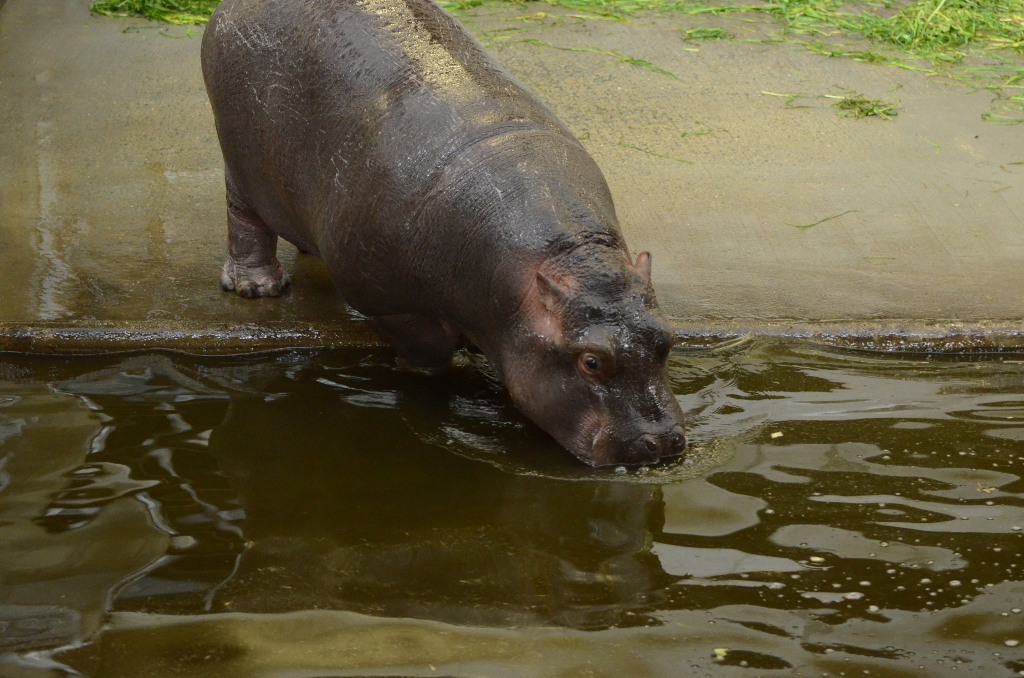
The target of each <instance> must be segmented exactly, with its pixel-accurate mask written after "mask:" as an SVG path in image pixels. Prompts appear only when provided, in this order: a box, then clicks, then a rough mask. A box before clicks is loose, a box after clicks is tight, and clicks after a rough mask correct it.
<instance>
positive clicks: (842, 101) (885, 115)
mask: <svg viewBox="0 0 1024 678" xmlns="http://www.w3.org/2000/svg"><path fill="white" fill-rule="evenodd" d="M825 98H826V99H836V102H835V103H834V104H832V106H833V108H835V109H836V112H837V113H838V114H839V115H841V116H844V117H850V118H869V117H879V118H882V119H883V120H892V119H893V118H894V117H896V104H892V103H889V102H887V101H882V100H881V99H868V98H867V97H865V96H864V95H863V94H848V95H844V96H838V95H835V94H826V95H825Z"/></svg>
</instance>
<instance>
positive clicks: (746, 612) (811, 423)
mask: <svg viewBox="0 0 1024 678" xmlns="http://www.w3.org/2000/svg"><path fill="white" fill-rule="evenodd" d="M671 375H672V383H673V388H674V389H675V391H676V393H677V394H678V396H679V399H680V402H681V403H682V405H683V407H684V409H685V410H686V411H687V413H688V417H689V419H688V423H689V431H690V438H691V440H692V448H691V453H690V457H689V460H688V461H686V462H684V463H675V464H672V465H670V466H667V467H657V468H651V469H638V470H633V469H631V470H625V469H618V470H617V469H603V470H592V469H586V468H583V467H582V466H580V465H579V464H578V463H577V462H575V461H574V460H573V459H572V458H571V457H570V456H569V454H568V453H566V452H564V451H563V450H561V449H560V448H558V447H557V445H555V444H554V443H553V442H551V441H550V440H549V439H547V438H546V437H545V436H544V434H543V433H541V432H539V431H538V430H537V429H536V428H535V427H534V426H533V425H532V424H530V423H529V422H528V421H526V420H524V418H523V417H521V416H520V415H518V414H517V413H516V411H515V410H514V409H513V408H512V407H511V406H510V405H509V403H508V401H507V399H506V398H505V397H504V395H503V394H502V392H501V390H500V389H499V388H498V387H497V386H496V385H495V383H494V381H493V379H491V377H490V376H489V375H488V373H487V370H486V367H485V366H483V365H481V364H480V361H479V360H478V359H476V358H474V357H472V356H465V357H463V358H462V362H461V364H460V365H459V366H458V367H457V368H456V369H454V370H453V371H452V372H451V373H450V374H448V375H446V376H444V377H441V378H435V379H429V378H423V377H419V376H415V375H409V374H403V373H400V372H396V371H394V370H392V369H391V367H390V363H389V358H388V356H387V355H386V354H369V353H352V352H349V353H316V352H287V353H276V354H264V355H261V356H251V357H245V358H193V357H184V356H178V355H166V354H146V355H133V356H127V357H126V356H104V357H90V358H53V357H49V358H47V357H38V356H36V357H30V356H11V355H8V356H5V357H3V358H2V359H0V651H6V652H7V653H8V654H6V655H4V656H3V659H2V660H0V675H6V673H5V672H8V673H10V675H18V676H36V675H53V676H56V675H62V674H63V673H64V672H66V671H70V670H75V671H78V672H80V673H82V674H84V675H95V676H149V675H172V674H173V675H186V676H218V677H222V676H229V677H230V676H385V675H387V676H428V675H429V676H516V677H519V676H538V677H540V676H545V677H546V676H552V677H555V676H557V677H559V678H570V677H580V678H583V677H595V676H609V677H611V676H616V677H618V676H686V675H699V676H704V675H712V676H718V675H722V676H728V675H734V674H735V675H751V676H754V675H757V676H761V675H774V674H778V675H805V676H821V675H828V676H841V675H845V676H854V675H857V676H862V675H874V676H910V675H913V676H931V675H960V674H962V673H963V672H973V673H974V674H975V675H984V676H1000V675H1006V676H1010V675H1016V674H1017V672H1020V671H1024V645H1021V644H1018V641H1019V643H1022V644H1024V613H1021V612H1019V610H1020V609H1021V608H1024V573H1022V572H1021V570H1022V569H1024V563H1022V561H1021V557H1020V556H1021V552H1022V550H1024V549H1022V546H1024V537H1022V534H1024V530H1022V528H1024V481H1022V480H1021V470H1022V469H1024V361H1021V360H1012V359H1010V358H1009V357H1006V356H1003V357H993V358H989V359H975V360H971V361H968V360H952V359H945V360H940V359H931V360H924V359H921V360H911V359H895V358H884V357H872V356H865V355H863V354H842V353H837V352H831V351H828V350H825V349H822V348H816V347H814V346H809V345H799V344H778V343H765V342H760V343H759V342H745V343H738V344H736V345H734V346H732V347H727V348H723V349H719V350H715V351H699V352H690V353H679V354H676V355H675V356H674V357H673V358H672V361H671ZM83 640H85V642H83ZM919 667H924V668H923V669H922V668H919Z"/></svg>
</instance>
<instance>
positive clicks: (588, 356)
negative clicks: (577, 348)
mask: <svg viewBox="0 0 1024 678" xmlns="http://www.w3.org/2000/svg"><path fill="white" fill-rule="evenodd" d="M580 366H582V367H583V371H584V372H586V373H587V374H590V375H593V376H595V377H596V376H598V375H600V374H601V359H600V358H599V357H597V356H596V355H594V354H593V353H584V354H583V355H581V356H580Z"/></svg>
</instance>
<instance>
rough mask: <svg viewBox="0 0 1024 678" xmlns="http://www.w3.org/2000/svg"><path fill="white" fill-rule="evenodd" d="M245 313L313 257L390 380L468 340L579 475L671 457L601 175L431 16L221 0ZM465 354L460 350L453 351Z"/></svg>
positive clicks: (679, 425)
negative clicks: (577, 463) (392, 355)
mask: <svg viewBox="0 0 1024 678" xmlns="http://www.w3.org/2000/svg"><path fill="white" fill-rule="evenodd" d="M202 56H203V74H204V77H205V80H206V86H207V90H208V92H209V96H210V101H211V103H212V105H213V111H214V116H215V119H216V123H217V132H218V135H219V137H220V143H221V148H222V150H223V153H224V163H225V177H226V181H227V203H228V258H227V261H226V262H225V264H224V269H223V273H222V278H221V284H222V286H223V287H224V289H226V290H234V291H235V292H237V293H238V294H240V295H242V296H244V297H261V296H276V295H278V294H280V292H281V290H282V289H283V288H284V287H286V286H287V285H288V284H289V280H288V274H287V273H286V272H285V271H284V269H283V268H282V266H281V265H280V263H279V262H278V260H277V257H276V249H277V238H278V237H282V238H284V239H285V240H287V241H289V242H291V243H293V244H294V245H295V246H296V247H298V248H299V249H300V250H301V251H303V252H307V253H310V254H313V255H315V256H317V257H320V258H321V259H322V260H323V261H324V263H325V265H326V267H327V270H328V271H329V272H330V274H331V277H332V279H333V280H334V282H335V284H336V286H337V288H338V289H339V291H340V292H341V294H342V295H343V296H344V298H345V300H346V301H347V302H348V303H349V305H351V306H352V307H353V308H354V309H356V310H357V311H359V312H360V313H362V314H364V315H366V316H369V317H371V318H373V319H374V321H375V322H376V323H377V325H378V326H379V327H380V328H381V330H382V331H383V332H384V334H385V335H386V336H387V337H388V338H389V339H390V341H391V342H392V343H393V344H394V346H395V348H396V350H397V352H398V356H399V360H400V362H401V363H403V364H404V365H405V366H407V367H410V368H414V369H419V370H424V371H427V372H437V371H440V370H442V369H444V368H445V367H446V366H447V365H448V364H449V363H450V361H451V358H452V354H453V352H454V351H455V350H456V348H457V347H458V346H459V345H460V343H461V342H462V341H463V340H464V339H465V340H468V341H469V342H471V343H472V344H473V345H475V346H477V347H478V348H479V349H480V350H481V351H482V352H483V353H484V354H485V355H486V356H487V359H488V361H489V362H490V364H491V365H492V366H493V368H494V370H495V373H496V374H497V376H498V378H499V379H500V380H501V382H502V383H503V384H504V385H505V387H506V388H507V389H508V391H509V394H510V395H511V398H512V400H513V402H514V403H515V404H516V406H517V407H518V408H519V409H520V410H522V411H523V412H524V413H525V414H526V415H527V416H528V417H530V418H531V419H533V420H534V421H535V422H536V423H537V424H539V425H540V426H541V427H542V428H543V429H545V430H546V431H547V432H548V433H550V434H551V435H552V436H553V437H554V438H555V439H556V440H558V441H559V442H560V443H561V444H562V445H563V446H565V447H566V448H567V449H569V450H570V451H571V452H572V453H573V454H575V455H576V456H577V457H578V458H580V459H581V460H582V461H584V462H585V463H588V464H592V465H604V464H630V463H649V462H654V461H657V460H658V459H661V458H665V457H672V456H677V455H679V454H681V453H682V451H683V448H684V446H685V437H684V434H683V416H682V412H681V410H680V408H679V406H678V404H677V403H676V400H675V398H674V397H673V395H672V393H671V391H670V390H669V386H668V381H667V377H666V373H665V363H666V360H667V357H668V353H669V350H670V348H671V345H672V332H671V328H670V326H669V324H668V322H667V321H666V320H665V318H664V316H663V315H662V314H661V312H660V311H659V310H658V306H657V302H656V300H655V295H654V289H653V287H652V286H651V257H650V255H649V254H647V253H641V254H639V255H638V256H637V257H636V259H635V261H634V260H633V259H632V257H631V256H630V254H629V251H628V249H627V247H626V244H625V242H624V240H623V237H622V234H621V232H620V230H619V226H618V222H617V219H616V216H615V209H614V206H613V204H612V198H611V195H610V193H609V190H608V186H607V184H606V183H605V180H604V177H603V175H602V174H601V171H600V169H599V168H598V167H597V165H596V164H595V163H594V161H593V159H591V157H590V156H589V155H588V154H587V152H586V151H585V150H584V148H583V147H582V146H581V145H580V143H579V142H578V141H577V140H576V139H575V138H574V137H573V135H572V134H571V133H570V132H569V130H568V129H567V128H566V127H565V126H564V125H563V124H562V123H561V122H560V121H559V120H558V119H557V118H556V117H555V116H554V114H553V113H551V111H549V110H548V109H547V108H546V107H545V106H544V105H543V104H542V103H541V102H540V101H539V100H538V99H537V98H536V97H535V96H534V95H533V94H532V93H530V92H529V91H527V90H526V89H525V88H523V86H522V85H520V84H519V83H518V82H516V81H515V80H514V79H513V78H512V77H511V76H510V75H509V74H508V73H506V72H505V71H504V70H503V69H502V68H501V66H499V65H498V64H497V63H496V62H495V61H494V60H493V59H492V58H491V57H490V56H489V55H488V54H487V53H486V52H485V51H484V49H483V48H482V47H481V46H480V44H479V43H477V42H476V41H475V40H474V39H473V38H472V37H471V36H470V35H469V34H468V33H467V32H466V31H464V30H463V29H462V27H461V26H460V25H459V24H458V23H457V22H456V21H455V20H454V19H452V18H451V17H450V16H449V15H448V14H447V13H445V12H444V11H443V10H441V9H440V8H439V7H438V6H437V5H435V4H434V3H433V2H430V1H429V0H405V1H402V0H364V1H354V0H290V1H288V2H280V1H273V0H226V1H225V2H224V3H223V4H222V5H221V6H220V8H219V9H218V10H217V12H216V13H215V14H214V15H213V17H212V19H211V22H210V26H209V28H208V29H207V31H206V33H205V35H204V38H203V49H202ZM463 338H464V339H463Z"/></svg>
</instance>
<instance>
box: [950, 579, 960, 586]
mask: <svg viewBox="0 0 1024 678" xmlns="http://www.w3.org/2000/svg"><path fill="white" fill-rule="evenodd" d="M949 585H950V586H960V580H959V579H954V580H952V581H950V582H949Z"/></svg>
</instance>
